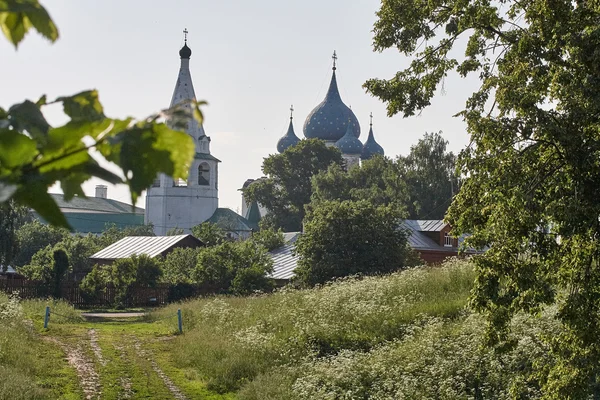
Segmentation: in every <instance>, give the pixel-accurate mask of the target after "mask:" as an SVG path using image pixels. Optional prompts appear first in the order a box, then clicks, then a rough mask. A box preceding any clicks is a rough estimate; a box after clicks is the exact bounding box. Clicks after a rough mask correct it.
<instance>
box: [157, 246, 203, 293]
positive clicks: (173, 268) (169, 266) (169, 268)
mask: <svg viewBox="0 0 600 400" xmlns="http://www.w3.org/2000/svg"><path fill="white" fill-rule="evenodd" d="M199 252H200V248H197V249H193V248H177V249H174V250H173V251H172V252H170V253H169V254H167V256H166V257H165V261H164V263H163V271H164V274H163V278H162V280H163V282H166V283H170V284H172V285H178V284H182V283H183V284H186V283H187V284H191V283H194V279H193V274H194V271H195V269H196V261H197V258H198V253H199Z"/></svg>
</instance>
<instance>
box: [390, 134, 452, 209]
mask: <svg viewBox="0 0 600 400" xmlns="http://www.w3.org/2000/svg"><path fill="white" fill-rule="evenodd" d="M447 145H448V142H447V141H446V140H444V138H443V137H442V134H441V132H439V133H425V136H423V138H422V139H419V142H418V143H417V144H416V145H414V146H412V147H411V148H410V153H409V154H408V156H406V157H399V159H398V162H399V164H400V165H401V167H402V169H403V170H404V176H405V181H406V184H407V186H408V193H409V201H408V204H407V205H408V212H409V218H411V219H443V218H444V215H446V211H447V210H448V207H449V206H450V202H451V200H452V198H453V196H454V194H455V193H456V192H458V176H457V174H456V156H455V155H454V154H453V153H452V152H448V151H446V146H447Z"/></svg>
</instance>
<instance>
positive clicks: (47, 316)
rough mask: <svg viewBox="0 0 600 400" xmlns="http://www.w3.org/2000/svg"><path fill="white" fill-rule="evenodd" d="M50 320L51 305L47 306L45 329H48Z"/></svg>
mask: <svg viewBox="0 0 600 400" xmlns="http://www.w3.org/2000/svg"><path fill="white" fill-rule="evenodd" d="M49 320H50V306H46V315H45V316H44V329H48V321H49Z"/></svg>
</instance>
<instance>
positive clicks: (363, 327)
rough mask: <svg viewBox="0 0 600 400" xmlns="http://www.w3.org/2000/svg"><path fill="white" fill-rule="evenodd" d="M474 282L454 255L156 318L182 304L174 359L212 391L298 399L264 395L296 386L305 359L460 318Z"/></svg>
mask: <svg viewBox="0 0 600 400" xmlns="http://www.w3.org/2000/svg"><path fill="white" fill-rule="evenodd" d="M473 279H474V271H473V267H472V265H470V264H469V263H468V262H465V261H457V260H452V261H449V262H448V263H447V264H446V265H445V266H443V267H438V268H417V269H412V270H408V271H404V272H401V273H394V274H391V275H388V276H385V277H364V278H363V279H345V280H340V281H337V282H335V283H331V284H326V285H323V286H321V287H319V288H318V289H307V290H290V289H284V290H280V291H278V292H275V293H274V294H271V295H265V296H251V297H246V298H239V297H217V298H214V299H198V300H193V301H190V302H186V303H182V304H177V305H171V306H167V307H166V308H164V309H161V310H158V311H157V312H156V313H154V317H156V318H161V317H167V316H169V315H172V314H173V313H174V312H176V310H177V309H178V308H181V310H182V314H183V317H184V321H183V323H184V326H185V327H186V330H187V331H186V334H185V335H182V336H180V337H178V338H177V339H176V340H175V341H173V348H172V354H173V359H175V360H177V363H178V365H177V367H178V368H182V369H185V370H186V371H197V372H198V373H199V374H201V376H203V377H205V378H206V381H207V382H208V385H209V388H210V389H212V390H219V391H223V392H226V391H232V390H236V389H238V388H240V386H244V387H248V386H250V385H252V386H254V387H255V389H256V390H257V391H259V393H260V394H261V395H258V396H257V397H256V398H257V399H266V398H282V399H287V398H293V397H287V396H285V395H284V396H281V397H268V396H265V395H264V394H265V393H266V392H267V391H268V388H270V387H273V385H275V384H276V383H281V382H282V381H285V382H289V381H291V382H290V385H291V384H292V383H293V381H294V376H295V375H296V374H300V373H302V372H303V369H304V368H307V367H308V366H307V365H306V364H304V362H305V361H309V360H311V361H317V360H319V359H322V358H323V357H330V356H334V355H335V354H338V353H340V352H342V351H344V350H360V351H369V350H371V349H376V348H378V347H380V346H382V345H384V344H385V343H388V342H390V341H394V340H397V339H401V338H403V337H404V336H405V335H409V334H410V333H411V332H412V331H413V330H414V329H415V328H416V327H417V326H419V325H421V324H422V321H423V320H424V319H425V320H427V319H428V318H430V317H438V318H441V319H444V320H445V319H450V320H454V319H457V318H461V317H460V316H461V313H462V312H463V311H462V310H463V309H464V307H465V306H466V304H467V299H468V295H469V291H470V289H471V287H472V284H473ZM427 371H431V374H433V373H434V369H430V368H425V369H424V371H423V373H426V372H427ZM274 375H277V377H276V376H274ZM261 376H268V379H266V380H265V379H261ZM356 384H357V385H358V384H360V382H356ZM288 390H289V389H288ZM288 390H285V391H286V392H287V391H288ZM245 392H246V391H245V390H242V393H245ZM244 398H245V397H244ZM349 398H353V397H349ZM354 398H356V397H354ZM392 398H393V397H392ZM415 398H420V397H415Z"/></svg>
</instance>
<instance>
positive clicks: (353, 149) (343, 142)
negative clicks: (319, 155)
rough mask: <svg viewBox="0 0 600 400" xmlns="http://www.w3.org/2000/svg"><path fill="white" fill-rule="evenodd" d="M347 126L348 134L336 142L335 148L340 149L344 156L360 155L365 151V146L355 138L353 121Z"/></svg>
mask: <svg viewBox="0 0 600 400" xmlns="http://www.w3.org/2000/svg"><path fill="white" fill-rule="evenodd" d="M347 126H348V127H347V128H346V133H345V134H344V136H342V138H341V139H340V140H338V141H337V142H335V147H337V148H338V149H340V151H341V152H342V154H353V155H360V154H361V153H362V151H363V144H362V143H361V142H360V140H358V138H357V137H356V136H354V132H353V130H352V125H351V121H350V123H348V125H347Z"/></svg>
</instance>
